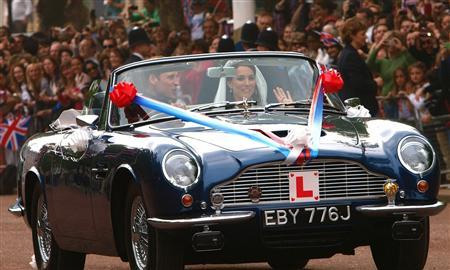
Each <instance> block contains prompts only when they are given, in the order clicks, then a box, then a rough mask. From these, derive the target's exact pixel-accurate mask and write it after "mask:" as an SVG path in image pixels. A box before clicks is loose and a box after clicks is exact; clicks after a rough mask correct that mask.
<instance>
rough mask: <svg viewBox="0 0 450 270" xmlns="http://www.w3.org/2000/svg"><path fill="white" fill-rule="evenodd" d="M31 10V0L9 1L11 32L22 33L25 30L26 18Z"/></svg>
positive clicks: (27, 18)
mask: <svg viewBox="0 0 450 270" xmlns="http://www.w3.org/2000/svg"><path fill="white" fill-rule="evenodd" d="M32 11H33V4H32V3H31V0H12V1H11V19H12V28H11V30H12V32H13V33H23V32H26V31H27V25H28V20H29V18H30V15H31V12H32Z"/></svg>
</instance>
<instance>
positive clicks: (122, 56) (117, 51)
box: [108, 48, 127, 62]
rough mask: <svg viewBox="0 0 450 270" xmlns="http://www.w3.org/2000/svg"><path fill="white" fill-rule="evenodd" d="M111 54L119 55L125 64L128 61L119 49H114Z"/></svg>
mask: <svg viewBox="0 0 450 270" xmlns="http://www.w3.org/2000/svg"><path fill="white" fill-rule="evenodd" d="M109 53H110V54H111V53H115V54H116V55H118V56H119V57H120V58H121V59H122V62H124V61H125V60H126V59H127V55H126V53H125V52H124V51H123V50H121V49H119V48H112V49H111V50H110V51H109ZM108 57H109V55H108Z"/></svg>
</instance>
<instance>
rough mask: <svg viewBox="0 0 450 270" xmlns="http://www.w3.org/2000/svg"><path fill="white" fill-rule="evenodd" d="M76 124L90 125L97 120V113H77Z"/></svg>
mask: <svg viewBox="0 0 450 270" xmlns="http://www.w3.org/2000/svg"><path fill="white" fill-rule="evenodd" d="M76 121H77V125H79V126H80V127H86V126H88V127H92V126H94V125H95V124H96V123H97V121H98V115H95V114H88V115H78V116H77V118H76Z"/></svg>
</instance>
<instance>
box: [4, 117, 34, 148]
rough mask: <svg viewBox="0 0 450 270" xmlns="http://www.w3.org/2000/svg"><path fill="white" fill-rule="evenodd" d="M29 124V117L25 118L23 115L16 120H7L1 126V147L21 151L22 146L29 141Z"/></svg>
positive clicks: (15, 118)
mask: <svg viewBox="0 0 450 270" xmlns="http://www.w3.org/2000/svg"><path fill="white" fill-rule="evenodd" d="M29 124H30V117H29V116H27V117H23V116H22V115H19V116H16V117H14V118H9V119H6V121H5V122H4V123H1V124H0V147H3V148H7V149H10V150H13V151H17V150H19V148H20V146H22V144H23V143H24V142H25V140H26V139H27V130H28V125H29Z"/></svg>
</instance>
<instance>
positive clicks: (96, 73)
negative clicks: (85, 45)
mask: <svg viewBox="0 0 450 270" xmlns="http://www.w3.org/2000/svg"><path fill="white" fill-rule="evenodd" d="M83 70H84V71H85V72H86V74H87V75H88V76H89V78H90V79H91V80H90V81H89V86H90V85H91V83H92V82H93V81H95V80H101V79H103V76H102V72H101V70H100V66H99V65H98V64H97V63H95V62H94V61H91V60H87V61H86V62H85V63H84V68H83Z"/></svg>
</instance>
